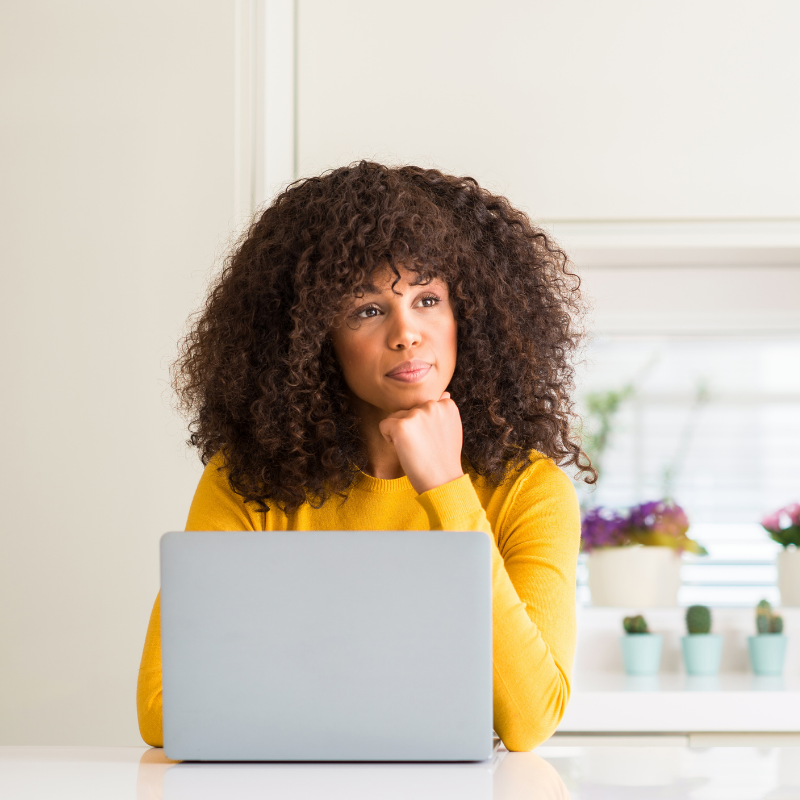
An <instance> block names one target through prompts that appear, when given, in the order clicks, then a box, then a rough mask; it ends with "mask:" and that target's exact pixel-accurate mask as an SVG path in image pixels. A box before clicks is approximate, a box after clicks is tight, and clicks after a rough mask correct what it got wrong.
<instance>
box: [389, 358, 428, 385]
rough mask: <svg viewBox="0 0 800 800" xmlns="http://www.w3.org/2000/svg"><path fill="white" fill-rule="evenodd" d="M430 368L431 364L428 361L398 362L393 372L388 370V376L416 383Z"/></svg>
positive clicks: (404, 381) (396, 379)
mask: <svg viewBox="0 0 800 800" xmlns="http://www.w3.org/2000/svg"><path fill="white" fill-rule="evenodd" d="M430 368H431V365H430V364H428V363H427V362H426V361H417V360H414V361H405V362H403V363H402V364H398V365H397V366H396V367H395V368H394V369H393V370H392V371H391V372H387V373H386V377H387V378H391V379H392V380H395V381H402V382H403V383H416V382H417V381H421V380H422V379H423V378H424V377H425V376H426V375H427V374H428V372H429V371H430Z"/></svg>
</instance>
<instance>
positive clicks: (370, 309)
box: [356, 306, 378, 319]
mask: <svg viewBox="0 0 800 800" xmlns="http://www.w3.org/2000/svg"><path fill="white" fill-rule="evenodd" d="M376 314H378V309H377V308H375V306H367V307H366V308H362V309H361V310H360V311H356V316H357V317H358V318H359V319H371V318H372V317H374V316H375V315H376Z"/></svg>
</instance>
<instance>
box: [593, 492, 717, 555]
mask: <svg viewBox="0 0 800 800" xmlns="http://www.w3.org/2000/svg"><path fill="white" fill-rule="evenodd" d="M688 530H689V519H688V517H687V516H686V512H685V511H684V510H683V509H682V508H681V507H680V506H679V505H677V503H673V502H672V501H670V500H651V501H649V502H647V503H640V504H639V505H637V506H632V507H631V508H630V509H628V511H627V512H620V511H615V510H613V509H610V508H604V507H603V506H598V507H597V508H593V509H592V510H591V511H589V512H587V514H586V515H585V516H584V518H583V523H582V524H581V549H582V550H583V551H584V552H586V553H588V552H591V551H592V549H593V548H595V547H621V546H626V545H635V544H643V545H651V546H661V547H665V546H666V547H673V548H675V550H677V551H678V552H683V551H684V550H689V551H690V552H692V553H697V554H700V555H706V554H707V552H706V549H705V548H704V547H703V546H702V545H700V544H698V543H697V542H695V541H694V540H693V539H690V538H689V537H688V536H687V535H686V531H688Z"/></svg>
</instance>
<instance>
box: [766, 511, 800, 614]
mask: <svg viewBox="0 0 800 800" xmlns="http://www.w3.org/2000/svg"><path fill="white" fill-rule="evenodd" d="M761 525H762V527H763V528H764V529H765V530H766V531H767V532H768V533H769V535H770V536H771V537H772V538H773V539H774V540H775V541H776V542H777V543H778V544H779V545H781V546H782V547H783V550H782V551H781V552H780V553H778V559H777V561H778V588H779V589H780V592H781V605H782V606H800V503H791V504H790V505H788V506H786V507H785V508H779V509H778V510H777V511H773V512H772V514H767V516H766V517H764V519H762V520H761Z"/></svg>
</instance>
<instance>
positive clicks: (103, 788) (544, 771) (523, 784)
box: [0, 746, 800, 800]
mask: <svg viewBox="0 0 800 800" xmlns="http://www.w3.org/2000/svg"><path fill="white" fill-rule="evenodd" d="M0 797H2V798H4V800H5V799H6V798H9V800H10V799H11V798H13V799H14V800H45V799H46V800H50V799H51V798H54V799H56V798H57V800H73V798H75V799H76V800H77V798H80V800H95V799H97V800H100V799H101V798H102V800H183V798H191V799H192V800H211V799H212V798H213V800H227V798H235V800H255V799H256V798H259V800H263V799H264V798H280V799H281V800H323V799H324V800H328V798H332V799H334V800H400V799H401V798H403V799H404V800H405V798H408V799H409V800H450V799H451V798H452V800H473V798H474V800H523V799H524V800H533V798H536V799H537V800H550V799H551V798H561V799H562V800H563V798H571V800H590V798H595V799H596V800H600V798H608V800H612V799H613V800H616V798H621V799H622V798H636V800H649V799H652V800H655V798H660V800H667V799H668V798H698V800H700V799H701V798H702V800H716V798H719V800H751V799H753V798H774V800H789V798H798V797H800V748H793V747H776V748H739V747H718V748H706V749H700V748H690V747H599V746H592V747H554V746H543V747H540V748H539V749H538V750H536V751H534V752H531V753H509V752H507V751H506V750H505V749H504V748H502V747H501V749H500V750H499V751H498V752H497V753H496V754H495V757H494V759H492V760H491V761H486V762H481V763H473V764H426V763H413V764H373V763H347V764H323V763H316V764H289V763H283V764H265V763H257V764H250V763H236V764H226V763H215V764H198V763H175V762H169V761H167V759H165V758H164V755H163V752H162V751H161V750H158V749H153V748H148V747H0Z"/></svg>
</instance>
